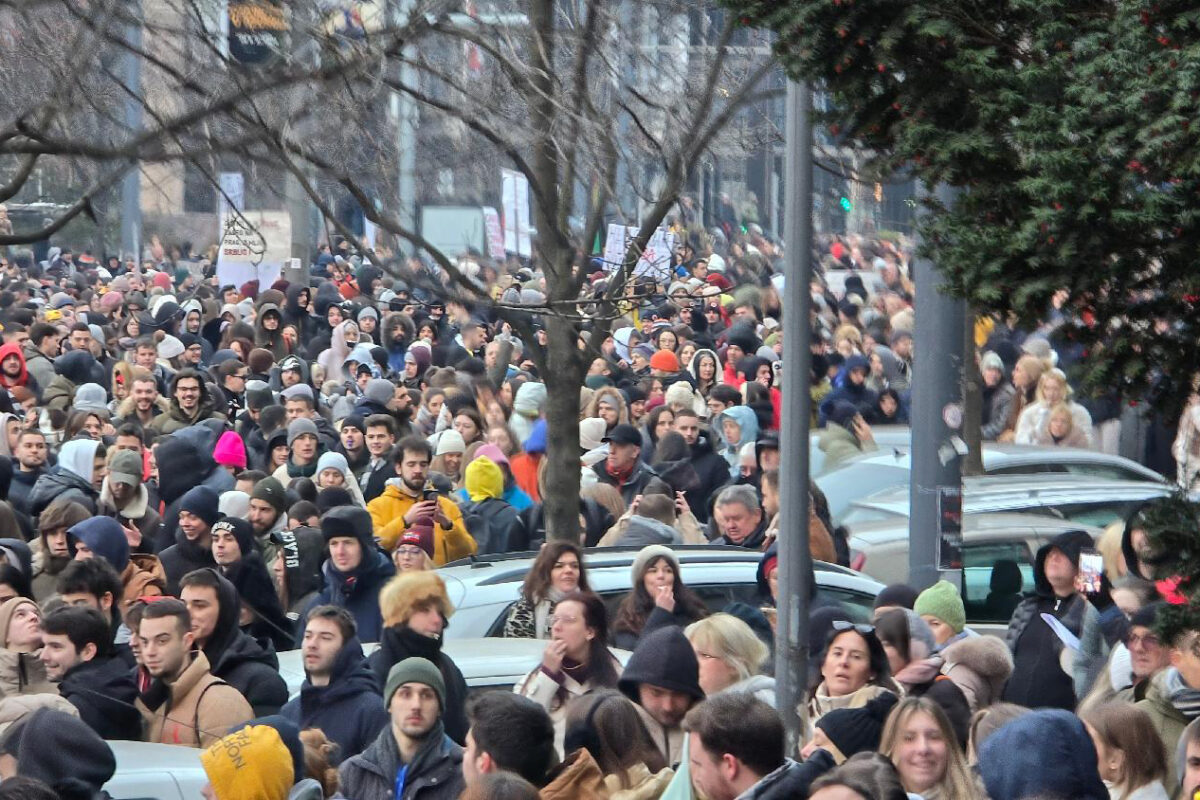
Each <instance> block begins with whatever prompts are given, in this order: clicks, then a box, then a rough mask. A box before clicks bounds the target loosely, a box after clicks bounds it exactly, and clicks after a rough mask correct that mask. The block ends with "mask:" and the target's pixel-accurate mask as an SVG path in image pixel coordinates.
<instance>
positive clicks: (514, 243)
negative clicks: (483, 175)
mask: <svg viewBox="0 0 1200 800" xmlns="http://www.w3.org/2000/svg"><path fill="white" fill-rule="evenodd" d="M500 204H501V208H502V213H503V216H504V249H505V250H507V251H508V252H510V253H516V254H517V255H519V256H525V257H526V258H528V257H529V256H531V255H533V247H532V243H531V242H530V233H531V231H530V227H529V179H528V178H526V177H525V176H524V175H522V174H521V173H520V172H517V171H516V170H513V169H502V170H500Z"/></svg>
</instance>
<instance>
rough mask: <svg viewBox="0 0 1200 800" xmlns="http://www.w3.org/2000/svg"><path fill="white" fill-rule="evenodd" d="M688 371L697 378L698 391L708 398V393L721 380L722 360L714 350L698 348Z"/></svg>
mask: <svg viewBox="0 0 1200 800" xmlns="http://www.w3.org/2000/svg"><path fill="white" fill-rule="evenodd" d="M688 371H689V372H691V373H692V377H693V378H695V379H696V391H698V392H700V395H701V396H702V397H703V398H704V399H705V400H707V399H708V393H709V392H711V391H712V388H713V387H714V386H716V385H717V384H719V383H720V382H721V361H720V359H718V358H717V354H716V353H714V352H713V351H712V350H708V349H703V350H697V351H696V354H695V355H693V356H692V360H691V363H690V364H689V366H688Z"/></svg>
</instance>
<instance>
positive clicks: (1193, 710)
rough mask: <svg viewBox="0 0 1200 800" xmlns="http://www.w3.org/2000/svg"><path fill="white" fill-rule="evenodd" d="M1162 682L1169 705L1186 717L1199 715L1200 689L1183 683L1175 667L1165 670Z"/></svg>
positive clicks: (1193, 717)
mask: <svg viewBox="0 0 1200 800" xmlns="http://www.w3.org/2000/svg"><path fill="white" fill-rule="evenodd" d="M1164 684H1165V686H1164V688H1165V689H1166V690H1167V699H1168V700H1170V701H1171V705H1173V706H1175V710H1176V711H1178V712H1179V713H1180V714H1183V715H1184V716H1185V717H1187V718H1188V719H1195V718H1196V717H1200V689H1193V688H1192V687H1190V686H1188V685H1187V684H1186V683H1184V682H1183V676H1181V675H1180V674H1179V670H1177V669H1176V668H1175V667H1171V668H1169V669H1168V670H1167V671H1166V677H1165V678H1164Z"/></svg>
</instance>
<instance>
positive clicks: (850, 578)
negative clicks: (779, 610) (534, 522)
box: [438, 545, 883, 641]
mask: <svg viewBox="0 0 1200 800" xmlns="http://www.w3.org/2000/svg"><path fill="white" fill-rule="evenodd" d="M639 549H640V548H636V547H603V548H595V549H590V550H585V551H584V555H583V563H584V567H585V568H586V569H587V576H588V585H589V586H590V587H591V589H592V591H594V592H596V593H597V594H598V595H600V596H601V597H602V598H604V600H605V602H606V603H607V605H608V606H609V609H610V612H611V611H612V610H614V609H615V608H616V605H617V604H618V603H619V602H620V601H621V598H622V597H624V596H625V595H626V594H627V593H628V592H629V590H630V588H631V587H632V585H633V579H632V576H631V574H630V571H631V568H632V565H633V559H634V557H635V556H636V555H637V553H638V550H639ZM672 549H673V550H674V551H675V555H676V556H677V557H678V558H679V563H680V567H681V569H682V573H683V576H682V577H683V581H684V583H685V584H687V586H688V588H689V589H692V590H693V591H695V592H696V594H698V595H699V596H700V597H701V599H703V600H704V602H705V604H706V605H707V606H708V608H709V609H710V610H712V611H720V610H721V609H723V608H725V607H726V606H728V605H729V604H730V603H733V602H738V601H740V602H744V603H749V604H750V605H753V606H758V605H760V604H761V602H762V598H761V596H760V593H759V589H758V583H757V580H756V577H755V576H756V573H757V571H758V564H759V561H761V560H762V553H760V552H758V551H756V550H746V549H743V548H740V547H715V546H712V545H693V546H688V545H683V546H677V547H673V548H672ZM534 558H535V554H531V553H527V554H522V555H520V556H513V555H511V554H504V555H498V556H484V557H481V558H472V559H463V560H461V561H456V562H454V563H453V564H449V565H447V566H444V567H441V568H440V569H438V574H439V575H441V576H442V578H443V580H445V581H446V589H447V591H448V593H449V595H450V602H451V603H453V604H454V608H455V609H456V610H455V612H454V616H453V617H452V618H451V619H450V625H449V627H448V628H446V637H447V639H448V640H451V641H452V640H454V639H459V638H464V637H468V638H481V637H495V636H502V635H503V633H504V620H505V619H506V617H507V616H508V609H509V607H510V606H512V604H513V603H515V602H516V601H517V599H518V598H519V597H520V594H521V584H522V583H523V582H524V580H525V575H526V574H527V573H528V572H529V567H530V566H531V565H532V564H533V561H534ZM813 567H814V570H815V573H816V579H817V591H818V593H819V594H820V595H822V596H823V597H826V598H828V599H831V600H835V601H838V602H840V603H841V604H842V605H844V606H845V607H846V609H847V610H848V611H849V612H850V614H851V616H853V617H856V618H861V619H862V620H863V621H866V620H868V619H869V618H870V616H871V609H872V607H873V605H874V603H875V596H876V595H877V594H879V591H880V590H881V589H882V588H883V584H881V583H878V582H876V581H874V580H872V579H871V578H868V577H867V576H865V575H861V574H859V573H857V572H855V571H854V570H851V569H846V568H845V567H840V566H838V565H836V564H826V563H825V562H821V561H818V562H816V563H814V564H813Z"/></svg>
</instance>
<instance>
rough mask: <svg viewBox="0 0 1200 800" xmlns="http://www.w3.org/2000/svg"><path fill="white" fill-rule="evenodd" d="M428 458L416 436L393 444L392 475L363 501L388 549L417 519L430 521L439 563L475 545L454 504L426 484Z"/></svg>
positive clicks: (425, 447)
mask: <svg viewBox="0 0 1200 800" xmlns="http://www.w3.org/2000/svg"><path fill="white" fill-rule="evenodd" d="M369 427H370V426H368V428H369ZM432 458H433V450H432V448H430V446H429V442H428V441H426V440H425V439H422V438H420V437H418V436H409V437H407V438H405V439H404V440H403V441H401V442H400V444H398V445H396V449H395V451H394V452H393V456H392V461H393V463H394V465H395V474H396V477H393V478H389V479H388V481H387V484H386V486H385V488H384V490H383V494H381V495H380V496H379V497H377V498H375V499H374V500H371V501H370V502H368V503H367V511H369V512H371V519H372V520H373V521H374V524H375V537H376V539H378V541H379V545H380V546H381V547H382V548H383V549H384V550H387V551H388V552H391V551H392V550H393V549H395V547H396V542H397V540H399V538H400V534H402V533H403V532H404V531H406V530H407V529H409V528H411V527H412V526H413V525H414V524H415V523H416V522H417V521H419V520H425V521H427V522H430V521H431V522H433V523H434V525H433V531H434V543H433V560H434V563H435V564H437V565H438V566H441V565H442V564H446V563H448V562H450V561H454V560H456V559H459V558H466V557H467V556H469V555H471V554H473V553H474V552H475V550H476V544H475V540H474V539H473V538H472V537H471V534H469V533H467V528H466V525H465V524H464V523H463V518H462V511H461V510H459V507H458V505H457V504H456V503H454V501H452V500H451V499H450V498H449V497H446V496H444V495H439V494H437V493H436V492H435V491H434V489H433V487H432V486H430V485H428V479H429V462H430V461H431V460H432Z"/></svg>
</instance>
